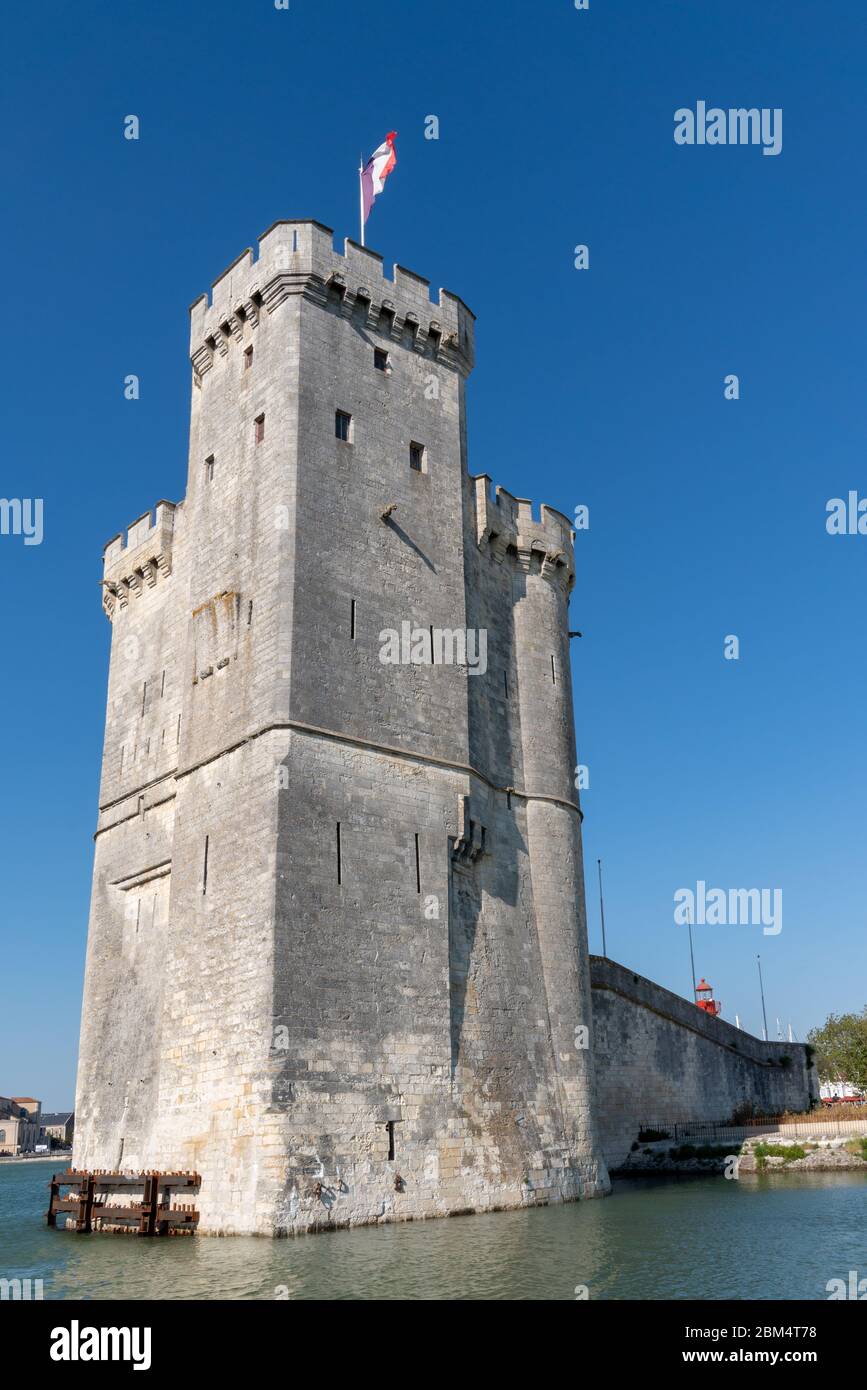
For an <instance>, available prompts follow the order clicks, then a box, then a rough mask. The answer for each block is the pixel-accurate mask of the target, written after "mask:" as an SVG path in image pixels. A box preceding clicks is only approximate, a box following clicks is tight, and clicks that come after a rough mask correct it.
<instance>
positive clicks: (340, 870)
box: [337, 821, 343, 885]
mask: <svg viewBox="0 0 867 1390" xmlns="http://www.w3.org/2000/svg"><path fill="white" fill-rule="evenodd" d="M337 882H338V885H339V884H341V883H342V882H343V865H342V863H341V858H340V821H338V822H337Z"/></svg>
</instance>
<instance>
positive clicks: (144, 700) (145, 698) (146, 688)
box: [141, 681, 148, 718]
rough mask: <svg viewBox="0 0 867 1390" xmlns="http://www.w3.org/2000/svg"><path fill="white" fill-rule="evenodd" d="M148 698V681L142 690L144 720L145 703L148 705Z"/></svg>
mask: <svg viewBox="0 0 867 1390" xmlns="http://www.w3.org/2000/svg"><path fill="white" fill-rule="evenodd" d="M147 697H148V683H147V681H145V683H144V685H143V686H142V688H141V712H142V718H144V712H145V703H146V701H147Z"/></svg>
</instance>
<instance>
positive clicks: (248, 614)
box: [247, 599, 253, 627]
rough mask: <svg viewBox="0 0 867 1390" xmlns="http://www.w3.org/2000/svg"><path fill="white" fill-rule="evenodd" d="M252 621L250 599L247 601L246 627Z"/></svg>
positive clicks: (251, 601) (251, 603)
mask: <svg viewBox="0 0 867 1390" xmlns="http://www.w3.org/2000/svg"><path fill="white" fill-rule="evenodd" d="M252 621H253V600H252V599H250V602H249V603H248V605H247V626H248V627H249V626H250V624H251V623H252Z"/></svg>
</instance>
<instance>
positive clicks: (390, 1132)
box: [385, 1120, 394, 1163]
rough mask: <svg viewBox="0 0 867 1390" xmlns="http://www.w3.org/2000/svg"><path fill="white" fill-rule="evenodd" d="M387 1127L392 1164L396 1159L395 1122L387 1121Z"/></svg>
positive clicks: (389, 1154) (389, 1158)
mask: <svg viewBox="0 0 867 1390" xmlns="http://www.w3.org/2000/svg"><path fill="white" fill-rule="evenodd" d="M385 1127H386V1129H387V1130H388V1161H389V1163H391V1162H392V1160H393V1159H394V1120H387V1121H386V1125H385Z"/></svg>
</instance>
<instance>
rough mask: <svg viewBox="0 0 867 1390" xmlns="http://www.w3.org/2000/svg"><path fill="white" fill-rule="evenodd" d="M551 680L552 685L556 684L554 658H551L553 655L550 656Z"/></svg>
mask: <svg viewBox="0 0 867 1390" xmlns="http://www.w3.org/2000/svg"><path fill="white" fill-rule="evenodd" d="M551 682H552V684H553V685H556V684H557V673H556V671H555V670H554V658H553V656H552V657H551Z"/></svg>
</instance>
